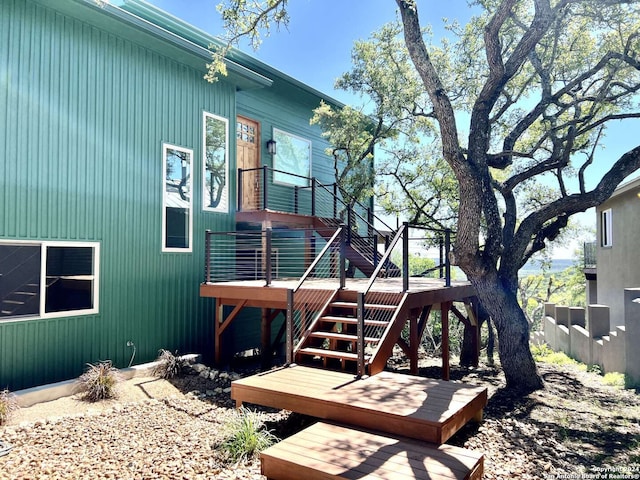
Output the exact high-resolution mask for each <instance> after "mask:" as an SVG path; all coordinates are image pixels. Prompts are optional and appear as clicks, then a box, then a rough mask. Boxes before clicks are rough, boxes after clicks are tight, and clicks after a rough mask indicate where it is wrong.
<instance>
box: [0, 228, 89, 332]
mask: <svg viewBox="0 0 640 480" xmlns="http://www.w3.org/2000/svg"><path fill="white" fill-rule="evenodd" d="M99 273H100V244H99V243H98V242H61V241H51V242H50V241H42V242H39V241H20V240H0V321H2V320H13V319H16V318H21V317H41V318H52V317H66V316H71V315H89V314H96V313H98V292H99Z"/></svg>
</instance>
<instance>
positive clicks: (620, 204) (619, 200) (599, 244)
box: [585, 178, 640, 330]
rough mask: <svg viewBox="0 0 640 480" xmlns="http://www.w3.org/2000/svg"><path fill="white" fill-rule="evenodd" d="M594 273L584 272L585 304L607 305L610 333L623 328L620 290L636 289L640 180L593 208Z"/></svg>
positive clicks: (639, 283)
mask: <svg viewBox="0 0 640 480" xmlns="http://www.w3.org/2000/svg"><path fill="white" fill-rule="evenodd" d="M596 214H597V219H598V220H597V237H596V245H595V251H596V262H597V268H596V269H589V268H588V267H589V266H588V265H586V267H587V268H585V275H586V277H587V292H588V293H587V295H588V297H587V304H596V303H598V304H600V305H608V306H609V309H610V317H609V318H610V330H615V327H616V326H617V325H624V323H625V321H624V317H625V315H624V289H625V288H634V287H640V178H636V179H635V180H631V181H629V182H626V183H624V184H622V185H620V186H619V187H618V188H617V189H616V191H615V192H613V195H612V196H611V198H609V199H608V200H607V201H606V202H604V203H603V204H602V205H600V206H599V207H597V208H596Z"/></svg>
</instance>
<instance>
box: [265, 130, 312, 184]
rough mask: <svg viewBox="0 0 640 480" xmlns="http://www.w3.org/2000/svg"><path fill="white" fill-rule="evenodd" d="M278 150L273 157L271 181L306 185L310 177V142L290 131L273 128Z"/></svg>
mask: <svg viewBox="0 0 640 480" xmlns="http://www.w3.org/2000/svg"><path fill="white" fill-rule="evenodd" d="M273 139H274V140H275V141H276V145H277V146H278V147H277V148H278V151H277V153H276V154H275V155H274V157H273V169H274V170H275V171H274V172H273V181H274V182H275V183H283V184H286V185H294V186H296V185H297V186H299V187H308V186H309V178H310V177H311V142H310V141H309V140H306V139H304V138H302V137H298V136H296V135H293V134H291V133H287V132H283V131H282V130H278V129H277V128H274V129H273Z"/></svg>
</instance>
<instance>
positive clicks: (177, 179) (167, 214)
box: [162, 143, 193, 252]
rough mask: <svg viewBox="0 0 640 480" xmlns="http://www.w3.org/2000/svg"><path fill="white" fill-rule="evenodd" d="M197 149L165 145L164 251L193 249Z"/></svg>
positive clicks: (163, 158) (163, 155) (163, 156)
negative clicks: (194, 168)
mask: <svg viewBox="0 0 640 480" xmlns="http://www.w3.org/2000/svg"><path fill="white" fill-rule="evenodd" d="M192 164H193V150H191V149H188V148H183V147H178V146H176V145H171V144H168V143H163V144H162V251H163V252H190V251H191V248H192V233H191V232H192V230H193V215H192V207H193V188H192V181H193V179H192V174H191V168H192Z"/></svg>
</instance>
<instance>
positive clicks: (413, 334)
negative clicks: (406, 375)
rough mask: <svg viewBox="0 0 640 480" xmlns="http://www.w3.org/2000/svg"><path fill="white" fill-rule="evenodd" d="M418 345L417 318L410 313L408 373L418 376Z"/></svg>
mask: <svg viewBox="0 0 640 480" xmlns="http://www.w3.org/2000/svg"><path fill="white" fill-rule="evenodd" d="M419 345H420V337H419V332H418V316H417V315H416V314H414V313H413V312H412V313H411V316H410V317H409V350H410V353H411V354H410V355H409V372H410V373H411V375H417V374H418V346H419Z"/></svg>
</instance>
